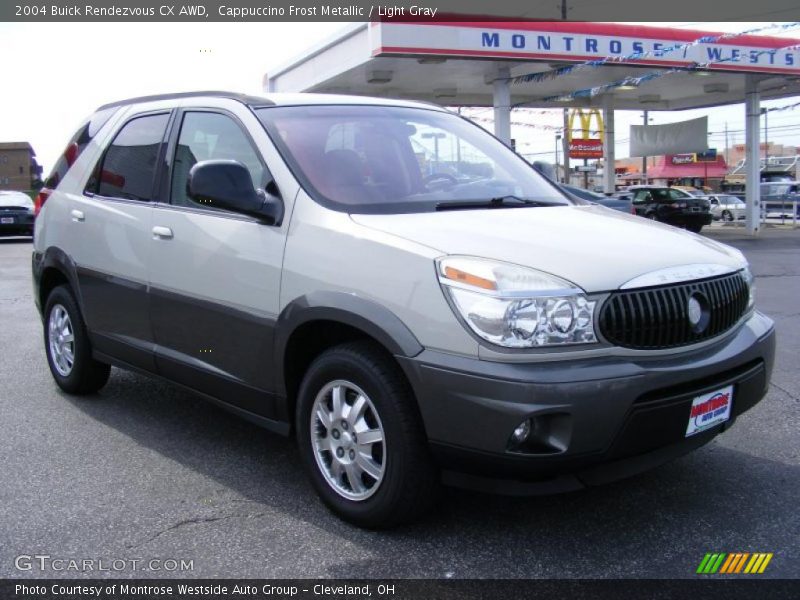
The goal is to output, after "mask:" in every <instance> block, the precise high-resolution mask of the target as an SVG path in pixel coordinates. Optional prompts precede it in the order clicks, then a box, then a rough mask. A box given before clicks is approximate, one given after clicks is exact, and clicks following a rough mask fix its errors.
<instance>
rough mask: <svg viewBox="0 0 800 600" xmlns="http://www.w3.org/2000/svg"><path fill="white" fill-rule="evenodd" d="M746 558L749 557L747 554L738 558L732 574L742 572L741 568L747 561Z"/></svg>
mask: <svg viewBox="0 0 800 600" xmlns="http://www.w3.org/2000/svg"><path fill="white" fill-rule="evenodd" d="M748 556H750V553H749V552H744V553H743V554H742V555H741V557H740V558H739V561H738V562H737V563H736V568H735V570H734V571H733V572H734V573H741V572H742V568H743V567H744V562H745V561H746V560H747V557H748Z"/></svg>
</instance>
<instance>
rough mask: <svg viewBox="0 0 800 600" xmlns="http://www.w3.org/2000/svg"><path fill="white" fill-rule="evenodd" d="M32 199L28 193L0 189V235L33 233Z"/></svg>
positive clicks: (26, 234) (27, 234) (28, 234)
mask: <svg viewBox="0 0 800 600" xmlns="http://www.w3.org/2000/svg"><path fill="white" fill-rule="evenodd" d="M33 221H34V214H33V200H31V198H30V196H28V194H24V193H22V192H15V191H0V235H24V236H30V235H33Z"/></svg>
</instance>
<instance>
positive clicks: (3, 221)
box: [0, 217, 14, 225]
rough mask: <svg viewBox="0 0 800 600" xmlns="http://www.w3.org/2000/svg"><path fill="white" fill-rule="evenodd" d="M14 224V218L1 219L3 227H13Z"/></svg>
mask: <svg viewBox="0 0 800 600" xmlns="http://www.w3.org/2000/svg"><path fill="white" fill-rule="evenodd" d="M13 222H14V217H3V218H2V219H0V223H2V224H3V225H11V224H12V223H13Z"/></svg>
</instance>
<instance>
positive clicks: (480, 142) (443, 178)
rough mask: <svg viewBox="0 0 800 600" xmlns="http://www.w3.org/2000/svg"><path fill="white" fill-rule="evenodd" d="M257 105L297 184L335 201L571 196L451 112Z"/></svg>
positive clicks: (428, 202)
mask: <svg viewBox="0 0 800 600" xmlns="http://www.w3.org/2000/svg"><path fill="white" fill-rule="evenodd" d="M256 114H257V115H258V117H259V119H260V120H261V122H262V123H263V124H264V126H265V127H266V129H267V132H268V133H269V134H270V136H271V137H272V139H273V141H274V142H275V144H276V146H278V149H279V150H280V152H281V154H282V155H283V156H284V158H285V159H286V160H287V162H288V163H289V166H290V167H291V168H292V170H293V171H294V173H295V175H296V176H297V177H298V179H299V180H300V181H301V183H303V185H304V187H305V188H306V190H307V191H308V192H309V193H310V194H311V195H312V196H314V197H315V199H317V200H318V201H319V202H321V203H323V204H325V205H326V206H329V207H330V208H333V209H335V210H342V211H346V212H349V213H399V212H425V211H432V210H435V209H436V208H437V206H441V205H443V204H448V203H452V202H464V203H469V202H487V201H490V200H492V199H498V198H508V197H514V198H517V199H524V200H534V201H537V202H540V203H558V204H564V205H567V204H570V201H569V200H568V199H567V198H566V197H565V196H563V195H562V194H561V193H559V191H558V190H557V189H556V188H555V187H554V186H553V185H551V184H550V183H548V182H547V181H546V180H545V179H544V178H543V177H542V176H541V175H539V174H538V173H537V172H536V171H535V170H534V169H533V167H531V166H530V165H529V164H528V163H526V162H525V161H524V160H522V159H521V158H520V157H519V156H517V155H516V154H514V153H513V152H512V151H511V150H510V149H509V148H507V147H506V146H505V145H503V144H502V143H501V142H499V141H498V140H496V139H495V138H494V137H492V136H491V135H489V134H488V133H486V132H485V131H484V130H483V129H481V128H480V127H478V126H476V125H473V124H471V123H469V122H467V121H465V120H464V119H462V118H460V117H458V116H456V115H453V114H451V113H446V112H441V111H437V110H427V109H418V108H403V107H392V106H363V105H358V106H355V105H350V106H341V105H316V106H284V107H270V108H263V109H259V110H257V111H256ZM538 205H539V206H540V205H541V204H538ZM508 206H515V207H516V206H537V204H533V203H531V204H521V203H513V204H512V203H508Z"/></svg>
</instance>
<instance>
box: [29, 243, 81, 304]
mask: <svg viewBox="0 0 800 600" xmlns="http://www.w3.org/2000/svg"><path fill="white" fill-rule="evenodd" d="M33 281H34V292H35V294H34V300H35V302H36V306H37V307H38V309H39V313H40V314H42V316H44V307H45V304H46V303H47V297H48V296H49V295H50V292H52V291H53V289H54V288H55V287H57V286H59V285H63V284H66V285H67V286H69V288H70V291H71V292H72V295H73V297H74V298H75V301H76V302H77V304H78V309H79V310H80V311H81V312H83V302H82V298H81V292H80V286H79V285H78V269H77V267H76V266H75V263H74V262H73V261H72V259H71V258H70V257H69V255H68V254H67V253H66V252H64V251H63V250H61V249H60V248H56V247H53V248H48V249H47V250H46V251H45V252H44V253H43V254H38V253H34V255H33Z"/></svg>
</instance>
